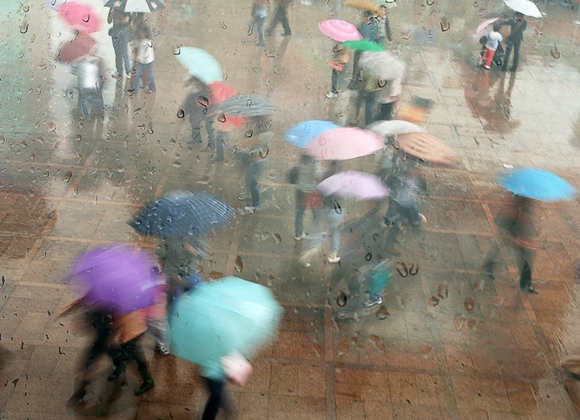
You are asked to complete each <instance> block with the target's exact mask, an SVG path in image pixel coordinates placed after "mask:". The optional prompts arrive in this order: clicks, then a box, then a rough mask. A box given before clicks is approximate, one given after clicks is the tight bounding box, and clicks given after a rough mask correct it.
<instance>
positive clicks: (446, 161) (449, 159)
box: [396, 132, 459, 165]
mask: <svg viewBox="0 0 580 420" xmlns="http://www.w3.org/2000/svg"><path fill="white" fill-rule="evenodd" d="M396 142H397V144H398V146H399V147H400V148H401V149H403V150H404V151H405V152H407V153H408V154H410V155H412V156H415V157H418V158H419V159H423V160H426V161H429V162H433V163H439V164H443V165H454V164H456V163H457V162H458V160H459V159H458V157H457V155H456V154H455V152H454V151H453V150H452V149H451V147H449V146H448V145H447V144H446V143H444V142H443V141H441V140H439V139H438V138H437V137H435V136H432V135H431V134H428V133H424V132H419V133H409V134H404V135H402V136H398V137H397V140H396Z"/></svg>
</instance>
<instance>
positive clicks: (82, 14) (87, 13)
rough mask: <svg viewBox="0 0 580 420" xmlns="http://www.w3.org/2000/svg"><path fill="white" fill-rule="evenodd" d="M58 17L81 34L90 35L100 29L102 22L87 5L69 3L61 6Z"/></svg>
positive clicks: (74, 2)
mask: <svg viewBox="0 0 580 420" xmlns="http://www.w3.org/2000/svg"><path fill="white" fill-rule="evenodd" d="M58 15H59V16H60V17H61V18H63V19H64V20H65V21H66V22H67V23H68V24H69V26H70V27H71V28H73V29H76V30H77V31H79V33H81V34H92V33H94V32H97V31H98V30H99V29H101V26H102V24H103V21H102V19H101V17H100V16H99V14H98V13H97V12H96V11H95V10H94V9H93V8H92V7H91V6H89V5H88V4H84V3H79V2H76V1H71V2H68V3H64V4H61V5H60V6H59V8H58Z"/></svg>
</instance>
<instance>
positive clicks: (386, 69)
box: [359, 51, 405, 80]
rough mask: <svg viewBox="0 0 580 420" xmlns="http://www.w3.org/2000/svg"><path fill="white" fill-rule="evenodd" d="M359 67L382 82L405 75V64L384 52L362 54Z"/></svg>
mask: <svg viewBox="0 0 580 420" xmlns="http://www.w3.org/2000/svg"><path fill="white" fill-rule="evenodd" d="M359 65H360V67H361V68H362V69H364V70H366V71H368V72H369V73H372V74H375V75H376V76H377V77H378V78H380V79H382V80H395V79H398V78H400V77H403V74H404V73H405V63H403V62H402V61H401V60H399V59H398V58H397V57H395V56H394V55H392V54H389V53H388V52H386V51H383V52H372V51H365V52H363V53H362V56H361V58H360V61H359Z"/></svg>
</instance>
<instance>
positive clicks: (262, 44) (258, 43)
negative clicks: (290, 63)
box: [256, 42, 266, 47]
mask: <svg viewBox="0 0 580 420" xmlns="http://www.w3.org/2000/svg"><path fill="white" fill-rule="evenodd" d="M256 45H257V46H258V47H263V46H264V45H266V44H265V43H263V42H256Z"/></svg>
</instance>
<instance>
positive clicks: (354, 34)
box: [318, 19, 363, 42]
mask: <svg viewBox="0 0 580 420" xmlns="http://www.w3.org/2000/svg"><path fill="white" fill-rule="evenodd" d="M318 28H319V29H320V31H321V32H322V33H323V34H324V35H326V36H329V37H331V38H332V39H334V40H335V41H337V42H344V41H355V40H359V39H363V36H362V35H361V34H360V33H359V31H358V30H357V29H356V27H355V26H354V25H353V24H352V23H348V22H345V21H344V20H339V19H329V20H323V21H322V22H318Z"/></svg>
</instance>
